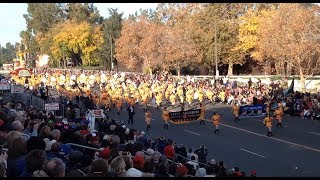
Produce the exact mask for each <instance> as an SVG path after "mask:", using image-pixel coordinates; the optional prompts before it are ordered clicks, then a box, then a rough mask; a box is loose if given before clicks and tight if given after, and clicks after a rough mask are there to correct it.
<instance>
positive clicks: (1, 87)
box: [0, 82, 10, 90]
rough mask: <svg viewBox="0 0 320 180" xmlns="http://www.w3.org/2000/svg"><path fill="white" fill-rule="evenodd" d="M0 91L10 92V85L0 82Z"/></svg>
mask: <svg viewBox="0 0 320 180" xmlns="http://www.w3.org/2000/svg"><path fill="white" fill-rule="evenodd" d="M0 90H10V84H9V83H7V82H0Z"/></svg>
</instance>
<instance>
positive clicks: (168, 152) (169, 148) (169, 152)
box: [163, 141, 175, 160]
mask: <svg viewBox="0 0 320 180" xmlns="http://www.w3.org/2000/svg"><path fill="white" fill-rule="evenodd" d="M172 144H173V142H172V141H168V143H167V145H166V146H165V148H164V149H163V153H164V155H165V156H166V157H167V158H168V159H171V160H173V159H174V157H175V150H174V148H173V145H172Z"/></svg>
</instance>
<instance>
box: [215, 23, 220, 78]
mask: <svg viewBox="0 0 320 180" xmlns="http://www.w3.org/2000/svg"><path fill="white" fill-rule="evenodd" d="M214 56H215V61H216V77H218V76H219V70H218V51H217V19H216V20H215V22H214Z"/></svg>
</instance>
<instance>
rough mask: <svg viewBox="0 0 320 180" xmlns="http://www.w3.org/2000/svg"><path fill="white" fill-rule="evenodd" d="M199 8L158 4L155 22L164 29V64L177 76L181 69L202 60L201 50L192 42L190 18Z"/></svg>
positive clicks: (195, 5) (186, 5) (182, 4)
mask: <svg viewBox="0 0 320 180" xmlns="http://www.w3.org/2000/svg"><path fill="white" fill-rule="evenodd" d="M200 8H201V5H200V4H191V3H168V4H160V5H159V6H158V7H157V9H158V11H159V12H158V16H156V17H157V19H158V20H157V22H161V23H163V24H164V26H165V29H166V32H167V33H166V35H165V36H164V38H165V40H163V42H165V46H163V47H164V49H165V55H164V60H165V61H164V62H163V63H164V64H166V65H167V66H169V67H171V68H174V69H175V70H176V71H177V73H178V76H180V70H181V68H182V67H185V66H188V65H190V64H192V63H194V62H200V60H201V58H202V52H201V48H200V47H199V46H197V44H196V43H195V41H194V39H193V38H194V35H193V31H192V28H193V26H192V25H193V24H192V21H191V20H192V19H191V17H192V16H193V15H194V14H195V13H196V12H197V11H198V10H199V9H200Z"/></svg>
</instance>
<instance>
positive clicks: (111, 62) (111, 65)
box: [110, 34, 113, 71]
mask: <svg viewBox="0 0 320 180" xmlns="http://www.w3.org/2000/svg"><path fill="white" fill-rule="evenodd" d="M111 70H113V61H112V37H111V34H110V71H111Z"/></svg>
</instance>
